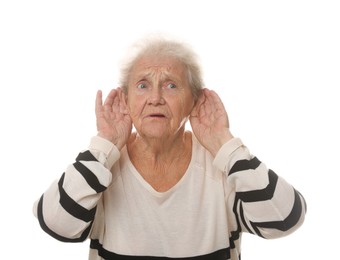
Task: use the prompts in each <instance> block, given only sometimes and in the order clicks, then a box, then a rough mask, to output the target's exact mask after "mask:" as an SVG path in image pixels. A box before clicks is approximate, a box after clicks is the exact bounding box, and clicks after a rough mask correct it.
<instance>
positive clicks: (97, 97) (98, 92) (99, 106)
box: [95, 90, 103, 113]
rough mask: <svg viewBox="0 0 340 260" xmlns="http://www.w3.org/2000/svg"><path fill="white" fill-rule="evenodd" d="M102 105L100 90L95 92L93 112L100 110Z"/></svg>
mask: <svg viewBox="0 0 340 260" xmlns="http://www.w3.org/2000/svg"><path fill="white" fill-rule="evenodd" d="M102 105H103V93H102V91H101V90H98V91H97V95H96V104H95V111H96V113H98V112H99V111H100V110H101V109H102Z"/></svg>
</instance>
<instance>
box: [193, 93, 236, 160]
mask: <svg viewBox="0 0 340 260" xmlns="http://www.w3.org/2000/svg"><path fill="white" fill-rule="evenodd" d="M190 124H191V128H192V130H193V132H194V134H195V136H196V138H197V139H198V141H199V142H200V143H201V144H202V145H203V146H204V147H205V148H206V149H207V150H208V151H209V152H210V153H211V154H212V155H213V156H215V155H216V153H217V152H218V150H219V149H220V148H221V147H222V145H223V144H225V143H226V142H228V141H229V140H230V139H232V138H233V135H232V134H231V133H230V131H229V120H228V114H227V112H226V110H225V108H224V105H223V103H222V101H221V99H220V97H219V96H218V95H217V94H216V92H214V91H213V90H209V89H203V90H202V93H201V95H200V97H199V98H198V100H197V103H196V105H195V107H194V108H193V110H192V112H191V114H190Z"/></svg>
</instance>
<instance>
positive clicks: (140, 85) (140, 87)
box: [137, 83, 146, 89]
mask: <svg viewBox="0 0 340 260" xmlns="http://www.w3.org/2000/svg"><path fill="white" fill-rule="evenodd" d="M137 88H139V89H143V88H146V85H145V84H143V83H140V84H138V86H137Z"/></svg>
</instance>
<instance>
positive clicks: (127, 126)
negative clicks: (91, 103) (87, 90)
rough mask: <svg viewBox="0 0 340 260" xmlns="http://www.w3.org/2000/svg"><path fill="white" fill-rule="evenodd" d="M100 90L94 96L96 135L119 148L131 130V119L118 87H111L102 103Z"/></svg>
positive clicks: (123, 95) (122, 94)
mask: <svg viewBox="0 0 340 260" xmlns="http://www.w3.org/2000/svg"><path fill="white" fill-rule="evenodd" d="M102 100H103V98H102V91H101V90H98V92H97V96H96V109H95V111H96V119H97V131H98V136H100V137H103V138H105V139H107V140H109V141H110V142H112V143H114V144H115V145H116V146H117V147H118V149H119V150H121V149H122V148H123V146H124V145H125V144H126V142H127V140H128V138H129V136H130V134H131V130H132V121H131V117H130V115H129V113H128V109H127V106H126V102H125V94H124V93H123V92H122V90H121V89H120V88H117V89H112V90H111V92H110V93H109V94H108V96H107V97H106V99H105V102H104V104H103V101H102Z"/></svg>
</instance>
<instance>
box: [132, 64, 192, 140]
mask: <svg viewBox="0 0 340 260" xmlns="http://www.w3.org/2000/svg"><path fill="white" fill-rule="evenodd" d="M194 103H195V102H194V98H193V95H192V92H191V89H190V86H189V83H188V77H187V75H186V70H185V67H184V65H183V64H182V63H181V62H179V61H178V60H176V59H174V58H157V57H142V58H140V59H138V60H137V62H136V63H135V64H134V66H133V68H132V72H131V74H130V79H129V82H128V93H127V106H128V110H129V113H130V116H131V118H132V122H133V124H134V126H135V128H136V130H137V132H138V133H139V134H140V135H141V136H143V137H147V138H169V137H171V136H174V135H175V134H176V133H177V132H178V131H179V130H183V129H184V125H185V122H186V121H187V119H188V116H189V115H190V112H191V110H192V108H193V106H194Z"/></svg>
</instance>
